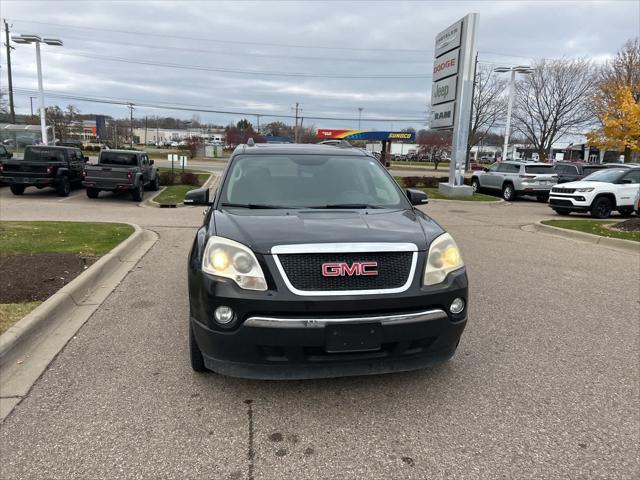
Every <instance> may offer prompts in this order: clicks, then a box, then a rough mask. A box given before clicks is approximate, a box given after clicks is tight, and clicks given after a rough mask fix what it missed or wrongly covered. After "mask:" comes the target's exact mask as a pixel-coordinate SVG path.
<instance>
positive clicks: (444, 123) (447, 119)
mask: <svg viewBox="0 0 640 480" xmlns="http://www.w3.org/2000/svg"><path fill="white" fill-rule="evenodd" d="M455 107H456V102H449V103H443V104H442V105H438V106H435V107H432V108H431V123H430V125H431V128H446V127H452V126H453V119H454V115H455Z"/></svg>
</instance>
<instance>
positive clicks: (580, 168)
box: [553, 162, 624, 183]
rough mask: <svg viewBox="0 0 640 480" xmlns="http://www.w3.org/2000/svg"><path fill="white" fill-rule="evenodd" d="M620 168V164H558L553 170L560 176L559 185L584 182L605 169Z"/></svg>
mask: <svg viewBox="0 0 640 480" xmlns="http://www.w3.org/2000/svg"><path fill="white" fill-rule="evenodd" d="M620 166H621V164H619V163H582V162H558V163H556V164H555V165H554V167H553V169H554V171H555V174H556V175H558V183H567V182H576V181H578V180H582V179H583V178H584V177H586V176H587V175H591V174H592V173H593V172H597V171H598V170H602V169H603V168H620ZM622 167H624V165H622Z"/></svg>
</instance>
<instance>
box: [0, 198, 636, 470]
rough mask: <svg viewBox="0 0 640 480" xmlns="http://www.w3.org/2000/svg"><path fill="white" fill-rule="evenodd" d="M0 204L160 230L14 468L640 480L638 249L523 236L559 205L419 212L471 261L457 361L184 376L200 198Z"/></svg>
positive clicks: (6, 462)
mask: <svg viewBox="0 0 640 480" xmlns="http://www.w3.org/2000/svg"><path fill="white" fill-rule="evenodd" d="M0 206H1V213H2V218H3V220H19V219H29V220H79V221H89V220H91V221H123V220H126V221H129V222H132V223H137V224H139V225H141V226H142V227H143V228H146V229H150V230H153V231H155V232H156V233H157V234H158V235H159V240H158V242H157V243H156V244H155V246H154V247H153V248H152V249H151V250H150V251H149V252H148V253H147V254H146V256H145V257H144V258H143V259H142V260H141V261H140V262H139V264H138V265H137V267H136V268H134V270H133V271H132V272H131V273H130V274H129V275H128V276H127V277H126V278H125V280H124V281H123V282H122V283H121V284H120V285H119V286H118V287H117V289H116V291H114V292H113V293H112V294H111V295H110V296H109V297H108V298H107V300H106V301H105V302H104V303H103V304H102V305H101V306H100V307H99V308H98V310H97V311H96V312H95V314H94V315H93V316H92V317H91V318H90V319H89V321H88V322H87V323H86V324H85V326H84V327H83V328H82V329H81V330H80V331H79V332H78V334H77V335H76V336H75V337H74V338H73V339H72V340H71V341H70V342H69V344H68V345H67V346H66V348H65V349H64V350H63V351H62V352H61V353H60V354H59V355H58V356H57V358H56V359H55V360H54V362H53V363H52V364H51V365H50V367H49V368H48V370H47V371H46V372H45V373H44V374H43V375H42V377H41V378H40V379H39V380H38V382H37V383H36V384H35V385H34V387H33V388H32V390H31V391H30V393H29V395H28V396H27V397H26V398H25V399H24V400H23V401H22V402H21V403H20V404H19V405H18V406H17V408H16V409H15V410H14V411H13V413H12V414H11V415H10V416H9V417H8V418H7V419H6V420H5V422H4V423H3V424H2V426H1V427H0V434H1V446H0V449H1V450H2V460H1V462H2V474H3V476H4V477H5V478H23V479H26V478H61V479H62V478H64V479H68V478H225V479H241V478H243V479H244V478H248V479H254V478H255V479H259V478H265V479H266V478H296V479H302V478H380V479H387V478H408V479H409V478H416V479H418V478H420V479H423V478H447V477H456V478H499V477H505V478H558V477H571V478H584V477H589V478H597V477H606V478H637V475H638V472H639V468H640V465H639V463H638V457H637V450H636V448H635V447H636V446H637V440H638V435H639V434H640V414H639V413H638V407H637V405H638V402H639V395H640V391H639V378H640V366H639V357H638V343H639V341H640V326H639V322H638V320H639V318H638V311H639V309H638V307H639V305H638V293H639V291H638V285H640V283H639V282H640V255H638V254H634V253H632V252H623V251H618V250H613V249H610V248H607V247H604V246H599V245H592V244H587V243H582V242H579V241H575V240H569V239H564V238H560V237H556V236H551V235H547V234H544V233H539V232H536V233H534V232H530V231H527V230H523V229H522V227H523V226H525V225H529V224H532V223H534V222H536V221H538V220H541V219H545V218H556V217H555V215H553V212H552V211H551V210H550V209H549V208H548V206H546V205H544V204H539V203H536V202H535V201H526V200H525V201H517V202H514V203H504V202H496V203H487V204H482V203H476V202H467V203H463V202H437V201H433V202H431V203H430V204H429V205H427V206H425V207H421V208H424V210H425V211H426V212H428V214H429V215H431V216H432V217H433V218H434V219H436V220H437V221H438V222H440V223H442V224H443V226H445V227H446V228H447V230H448V231H449V232H451V234H452V235H453V236H454V237H455V238H456V240H457V242H458V244H459V245H460V247H461V250H462V253H463V256H464V259H465V262H466V264H467V267H468V270H469V277H470V295H471V297H470V315H469V318H470V320H469V324H468V326H467V329H466V331H465V333H464V335H463V337H462V342H461V344H460V347H459V349H458V352H457V353H456V355H455V357H454V358H453V359H452V360H451V361H449V362H448V363H446V364H442V365H438V366H435V367H433V368H429V369H426V370H421V371H416V372H410V373H402V374H392V375H381V376H371V377H353V378H340V379H332V380H314V381H295V382H265V381H262V382H261V381H249V380H239V379H234V378H227V377H222V376H218V375H215V374H205V375H199V374H196V373H194V372H192V371H191V369H190V367H189V363H188V351H187V332H188V331H187V319H188V299H187V294H186V259H187V253H188V251H189V248H190V245H191V242H192V239H193V236H194V232H195V229H196V228H197V227H198V226H199V224H200V222H201V219H202V208H177V209H158V208H151V207H145V206H140V205H137V204H136V203H134V202H132V201H131V200H130V199H129V197H128V196H123V197H122V198H119V197H111V196H110V195H106V196H105V197H104V198H102V197H101V198H100V200H99V201H96V200H89V199H87V198H86V196H85V194H84V191H83V190H76V191H74V192H72V195H71V196H69V197H67V198H59V197H56V196H55V195H52V194H51V193H50V192H49V191H47V190H43V191H40V192H36V191H35V190H33V191H31V190H30V191H28V192H27V194H25V195H24V196H23V197H12V196H11V194H10V192H8V190H7V189H6V188H2V189H0Z"/></svg>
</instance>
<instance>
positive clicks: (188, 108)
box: [15, 88, 425, 123]
mask: <svg viewBox="0 0 640 480" xmlns="http://www.w3.org/2000/svg"><path fill="white" fill-rule="evenodd" d="M15 90H16V93H20V94H21V95H28V94H30V93H33V92H35V90H29V89H22V88H21V89H15ZM47 97H52V98H60V99H66V100H76V101H82V102H89V103H102V104H109V105H125V106H129V105H131V106H134V107H143V108H153V109H159V110H163V109H164V110H176V111H185V112H198V113H217V114H224V115H242V116H253V117H255V116H256V115H260V116H261V117H272V118H295V115H285V114H277V113H264V112H260V113H257V112H244V111H231V110H218V109H214V108H212V107H211V108H210V107H202V106H194V105H188V104H179V103H162V102H146V101H141V100H135V99H127V100H124V99H115V98H109V97H102V98H96V97H90V96H85V95H70V94H64V93H58V92H55V91H51V90H47ZM305 118H307V119H309V120H327V121H330V120H331V121H357V120H358V119H357V118H349V117H325V116H305ZM424 120H425V119H424V118H362V121H367V122H408V123H419V122H424Z"/></svg>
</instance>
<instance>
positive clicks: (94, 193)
mask: <svg viewBox="0 0 640 480" xmlns="http://www.w3.org/2000/svg"><path fill="white" fill-rule="evenodd" d="M99 194H100V190H98V189H97V188H91V187H87V197H89V198H98V195H99Z"/></svg>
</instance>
